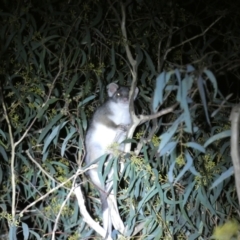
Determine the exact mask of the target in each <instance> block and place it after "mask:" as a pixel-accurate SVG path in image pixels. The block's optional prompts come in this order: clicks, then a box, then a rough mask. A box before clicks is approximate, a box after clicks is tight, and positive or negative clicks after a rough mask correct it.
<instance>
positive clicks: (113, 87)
mask: <svg viewBox="0 0 240 240" xmlns="http://www.w3.org/2000/svg"><path fill="white" fill-rule="evenodd" d="M107 89H108V96H109V97H110V98H111V100H113V101H114V102H115V103H120V104H123V105H128V104H129V88H128V87H122V86H118V85H117V84H116V83H110V84H109V85H108V86H107ZM137 94H138V88H136V89H135V94H134V99H135V98H136V96H137Z"/></svg>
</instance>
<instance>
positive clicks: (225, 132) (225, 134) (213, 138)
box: [203, 130, 231, 148]
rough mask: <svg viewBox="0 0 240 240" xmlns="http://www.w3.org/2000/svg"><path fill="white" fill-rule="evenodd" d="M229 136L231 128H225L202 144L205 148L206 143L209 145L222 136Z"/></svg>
mask: <svg viewBox="0 0 240 240" xmlns="http://www.w3.org/2000/svg"><path fill="white" fill-rule="evenodd" d="M226 137H231V130H226V131H223V132H221V133H218V134H216V135H214V136H212V137H210V138H209V139H208V140H207V141H206V142H205V143H204V145H203V147H204V148H206V147H207V146H208V145H210V144H211V143H212V142H214V141H217V140H219V139H222V138H226Z"/></svg>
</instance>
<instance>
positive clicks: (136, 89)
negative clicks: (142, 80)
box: [134, 87, 139, 99]
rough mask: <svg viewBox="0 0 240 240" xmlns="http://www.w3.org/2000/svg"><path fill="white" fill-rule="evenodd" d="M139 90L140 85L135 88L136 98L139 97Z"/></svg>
mask: <svg viewBox="0 0 240 240" xmlns="http://www.w3.org/2000/svg"><path fill="white" fill-rule="evenodd" d="M138 92H139V88H138V87H136V88H135V93H134V99H135V98H136V97H137V95H138Z"/></svg>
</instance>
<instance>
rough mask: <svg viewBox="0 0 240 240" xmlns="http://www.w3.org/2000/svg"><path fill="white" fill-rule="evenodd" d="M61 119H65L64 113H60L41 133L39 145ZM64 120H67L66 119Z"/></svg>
mask: <svg viewBox="0 0 240 240" xmlns="http://www.w3.org/2000/svg"><path fill="white" fill-rule="evenodd" d="M61 117H63V115H62V113H59V114H57V115H56V116H55V117H54V118H53V119H52V120H51V122H50V123H49V124H48V125H47V126H46V127H45V128H44V129H43V131H42V132H41V134H40V136H39V138H38V140H37V144H39V143H40V142H41V141H42V140H43V138H44V137H45V136H46V134H47V133H48V132H49V131H50V129H52V127H53V125H55V124H56V123H57V122H58V120H59V119H60V118H61ZM63 120H65V118H64V119H63Z"/></svg>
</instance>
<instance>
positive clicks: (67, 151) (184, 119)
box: [0, 0, 239, 239]
mask: <svg viewBox="0 0 240 240" xmlns="http://www.w3.org/2000/svg"><path fill="white" fill-rule="evenodd" d="M109 2H110V1H109ZM109 2H107V1H96V0H95V1H94V0H91V1H86V0H82V1H75V0H73V1H64V0H61V1H50V0H48V1H35V0H34V1H32V2H29V1H18V2H17V4H16V3H15V1H13V0H12V1H3V3H2V11H1V12H0V24H1V26H3V27H1V29H0V46H1V48H0V51H1V58H0V63H1V64H0V66H1V67H0V77H1V85H2V92H1V93H0V94H1V108H0V112H1V121H0V156H1V159H2V161H1V163H0V182H1V185H0V191H1V198H0V206H1V209H2V213H1V214H0V229H2V231H3V233H8V231H9V237H10V239H17V238H18V239H40V238H42V239H51V238H52V236H53V232H54V233H55V238H56V239H87V238H91V237H95V236H96V233H95V232H94V231H93V230H92V229H91V227H89V226H88V225H87V224H86V223H85V222H84V221H83V217H82V216H81V215H80V214H79V207H78V205H77V202H76V199H75V196H74V195H73V194H72V195H71V194H70V195H69V192H70V189H71V187H72V185H73V182H74V180H73V179H70V180H69V181H68V179H69V178H70V177H72V176H73V175H74V174H75V173H76V170H77V169H78V168H79V167H80V168H84V164H83V159H84V155H85V152H84V151H85V150H84V135H85V132H86V129H87V126H88V122H89V118H90V116H91V115H92V112H93V111H94V109H95V108H96V107H97V106H98V105H99V104H101V103H102V102H103V101H104V99H105V94H104V93H105V86H106V85H107V83H109V82H112V81H118V83H120V84H124V85H130V84H131V72H130V70H129V61H128V59H127V55H126V51H125V44H128V45H129V46H130V48H131V50H132V51H135V53H136V56H137V62H138V67H139V68H138V75H139V79H138V86H139V88H140V96H139V97H138V99H137V103H136V111H137V113H138V114H146V115H147V114H150V113H156V112H158V111H159V110H161V109H164V108H167V107H169V106H172V105H173V104H175V103H176V102H178V103H179V105H178V106H177V107H176V108H175V109H174V111H172V112H171V113H170V114H168V115H166V116H162V117H161V118H158V119H155V120H153V121H147V122H146V123H144V124H142V125H141V126H139V128H138V129H137V131H136V133H135V135H134V139H135V141H134V140H133V142H134V144H135V145H138V143H139V142H141V141H144V142H145V143H146V144H143V147H142V148H141V151H140V154H139V155H138V156H136V155H135V154H134V153H133V152H131V153H130V154H128V155H126V156H121V161H123V162H124V170H123V173H122V175H120V176H117V175H116V176H115V178H114V191H115V192H117V196H118V200H119V210H120V212H121V216H122V218H123V220H124V223H125V224H126V225H127V226H128V232H127V234H128V236H131V234H132V231H133V228H134V226H135V225H136V224H137V223H139V222H144V223H145V225H144V228H143V230H142V231H141V232H140V233H139V239H140V238H141V239H173V238H176V239H207V238H208V237H210V236H211V235H212V231H213V229H214V227H215V226H216V225H218V224H222V223H223V222H225V220H226V219H228V218H230V217H231V218H236V219H237V220H239V216H238V214H237V211H238V208H239V206H238V201H237V196H236V192H235V188H234V184H233V177H232V176H231V173H230V172H228V170H229V169H230V168H231V166H232V164H231V158H230V149H229V147H230V143H229V136H230V132H229V129H230V123H229V121H228V117H229V113H230V107H231V106H232V104H230V103H229V102H228V101H227V100H226V98H225V97H226V96H223V95H222V94H221V92H220V90H221V89H222V90H224V87H223V84H222V83H221V84H218V83H219V81H218V83H217V81H216V79H215V77H214V75H213V74H212V72H214V73H215V74H216V76H218V77H219V75H221V74H222V73H226V76H228V77H229V78H230V77H233V76H237V74H238V69H237V68H235V66H236V64H237V63H238V61H239V44H238V40H237V39H238V38H239V28H238V18H237V17H236V16H235V15H234V14H232V13H233V11H235V9H236V6H235V8H234V7H233V5H232V4H231V1H228V3H229V4H230V7H228V10H227V11H225V10H223V9H225V6H224V4H226V3H224V2H223V1H221V3H222V4H216V3H215V4H216V5H214V3H211V5H210V4H209V5H205V1H201V3H200V2H199V4H200V5H201V7H202V11H201V12H197V7H196V8H194V9H193V5H192V2H196V1H189V2H188V5H187V3H182V1H180V2H178V1H176V2H171V3H167V2H166V1H151V2H152V4H146V3H145V2H144V1H141V0H139V1H133V2H132V3H131V4H129V5H128V7H127V8H126V9H127V12H126V15H127V32H128V41H127V43H126V42H124V39H123V38H122V33H121V14H120V12H121V11H120V4H119V3H117V2H116V3H115V4H113V5H110V3H109ZM194 4H195V3H194ZM234 4H236V3H234ZM196 5H197V4H196ZM189 9H190V10H189ZM213 9H215V10H214V11H213ZM194 11H195V12H194ZM196 12H197V14H195V13H196ZM225 14H226V15H225ZM229 16H234V17H229ZM224 17H225V20H224V21H226V24H223V18H224ZM213 23H215V24H213ZM210 26H211V27H210ZM229 26H232V29H233V31H232V32H228V31H227V30H228V28H229ZM206 29H208V31H206V32H204V30H206ZM226 32H228V34H225V33H226ZM203 33H204V34H203ZM198 35H199V36H198ZM195 36H198V37H196V38H194V37H195ZM190 38H193V39H192V41H187V40H188V39H190ZM185 41H186V42H185ZM209 69H211V70H212V71H210V70H209ZM228 70H231V72H228ZM159 73H161V74H159ZM222 79H223V78H222ZM155 84H156V87H155ZM219 85H220V87H219ZM224 86H225V88H226V85H224ZM235 86H236V85H235ZM219 88H221V89H220V90H219ZM224 93H228V91H225V92H224ZM4 107H6V109H5V110H6V112H7V115H5V110H4ZM8 119H9V121H10V124H9V123H8ZM134 144H133V147H134V146H135V145H134ZM115 163H117V162H116V161H115ZM113 168H114V170H115V172H117V173H118V172H119V171H118V168H119V166H118V164H113ZM13 173H14V174H13ZM226 173H227V176H226ZM224 174H225V175H224ZM216 180H217V184H215V185H214V187H212V188H211V185H212V184H213V183H214V181H216ZM64 182H65V184H62V185H59V184H61V183H64ZM78 182H81V183H82V184H81V186H82V188H83V189H84V191H85V194H86V205H87V207H88V209H89V211H90V212H91V214H92V216H94V217H95V219H97V220H98V221H101V206H100V204H99V201H98V200H97V193H96V191H95V189H94V188H93V187H92V185H91V184H88V182H87V178H86V177H85V176H84V174H82V175H80V176H79V178H78ZM118 186H119V187H118ZM31 203H34V204H33V205H32V206H31V207H30V208H28V209H25V208H26V207H29V205H30V204H31ZM15 211H16V212H15ZM15 214H16V216H15ZM56 219H57V220H58V221H57V225H56V226H55V222H56ZM96 239H97V238H96Z"/></svg>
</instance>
